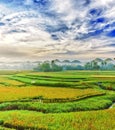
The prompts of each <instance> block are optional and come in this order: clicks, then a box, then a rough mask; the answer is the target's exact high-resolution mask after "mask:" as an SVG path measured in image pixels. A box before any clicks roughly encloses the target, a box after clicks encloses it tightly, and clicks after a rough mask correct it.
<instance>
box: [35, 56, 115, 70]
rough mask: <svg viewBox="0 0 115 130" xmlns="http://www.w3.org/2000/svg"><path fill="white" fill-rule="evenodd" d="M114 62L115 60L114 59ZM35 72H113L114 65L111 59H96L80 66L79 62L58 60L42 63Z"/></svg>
mask: <svg viewBox="0 0 115 130" xmlns="http://www.w3.org/2000/svg"><path fill="white" fill-rule="evenodd" d="M114 60H115V59H114ZM34 70H35V71H42V72H50V71H54V72H55V71H62V70H115V64H114V63H113V60H112V59H111V58H107V59H100V58H96V59H94V60H91V61H89V62H86V63H85V64H82V63H81V62H80V61H79V60H73V61H69V60H64V61H60V60H58V59H56V60H52V61H44V62H42V63H40V64H38V66H37V67H36V68H34Z"/></svg>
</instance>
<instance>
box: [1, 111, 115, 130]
mask: <svg viewBox="0 0 115 130" xmlns="http://www.w3.org/2000/svg"><path fill="white" fill-rule="evenodd" d="M0 116H1V120H2V121H3V126H4V127H10V128H15V129H17V130H18V129H28V128H30V129H41V130H76V129H77V130H114V128H115V122H114V119H115V109H110V110H105V111H92V112H79V113H78V112H77V113H76V112H75V113H61V114H42V113H37V112H31V111H7V112H0ZM108 119H109V120H108Z"/></svg>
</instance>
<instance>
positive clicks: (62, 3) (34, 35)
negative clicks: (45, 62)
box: [0, 0, 115, 61]
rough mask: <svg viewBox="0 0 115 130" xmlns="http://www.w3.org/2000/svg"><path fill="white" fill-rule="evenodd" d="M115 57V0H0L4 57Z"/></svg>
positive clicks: (0, 58) (1, 52) (0, 57)
mask: <svg viewBox="0 0 115 130" xmlns="http://www.w3.org/2000/svg"><path fill="white" fill-rule="evenodd" d="M95 57H101V58H106V57H111V58H113V57H115V0H0V61H11V60H12V61H16V60H20V61H21V60H22V61H23V60H30V61H31V60H41V59H55V58H59V59H92V58H95Z"/></svg>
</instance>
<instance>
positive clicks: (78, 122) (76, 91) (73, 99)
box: [0, 71, 115, 130]
mask: <svg viewBox="0 0 115 130" xmlns="http://www.w3.org/2000/svg"><path fill="white" fill-rule="evenodd" d="M114 102H115V72H114V71H63V72H47V73H44V72H32V71H23V72H22V71H0V130H2V129H3V130H4V129H6V130H7V129H16V130H25V129H30V130H34V129H35V130H39V129H41V130H47V129H48V130H50V129H51V130H76V129H77V130H114V129H115V123H114V120H115V105H113V104H114ZM82 124H84V125H82Z"/></svg>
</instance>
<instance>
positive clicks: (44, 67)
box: [39, 61, 51, 72]
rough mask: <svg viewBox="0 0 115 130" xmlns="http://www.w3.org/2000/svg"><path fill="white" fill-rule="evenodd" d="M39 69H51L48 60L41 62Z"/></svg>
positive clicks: (45, 70) (44, 70) (46, 70)
mask: <svg viewBox="0 0 115 130" xmlns="http://www.w3.org/2000/svg"><path fill="white" fill-rule="evenodd" d="M39 70H40V71H43V72H48V71H51V67H50V63H49V62H46V61H45V62H43V63H42V64H40V65H39Z"/></svg>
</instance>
